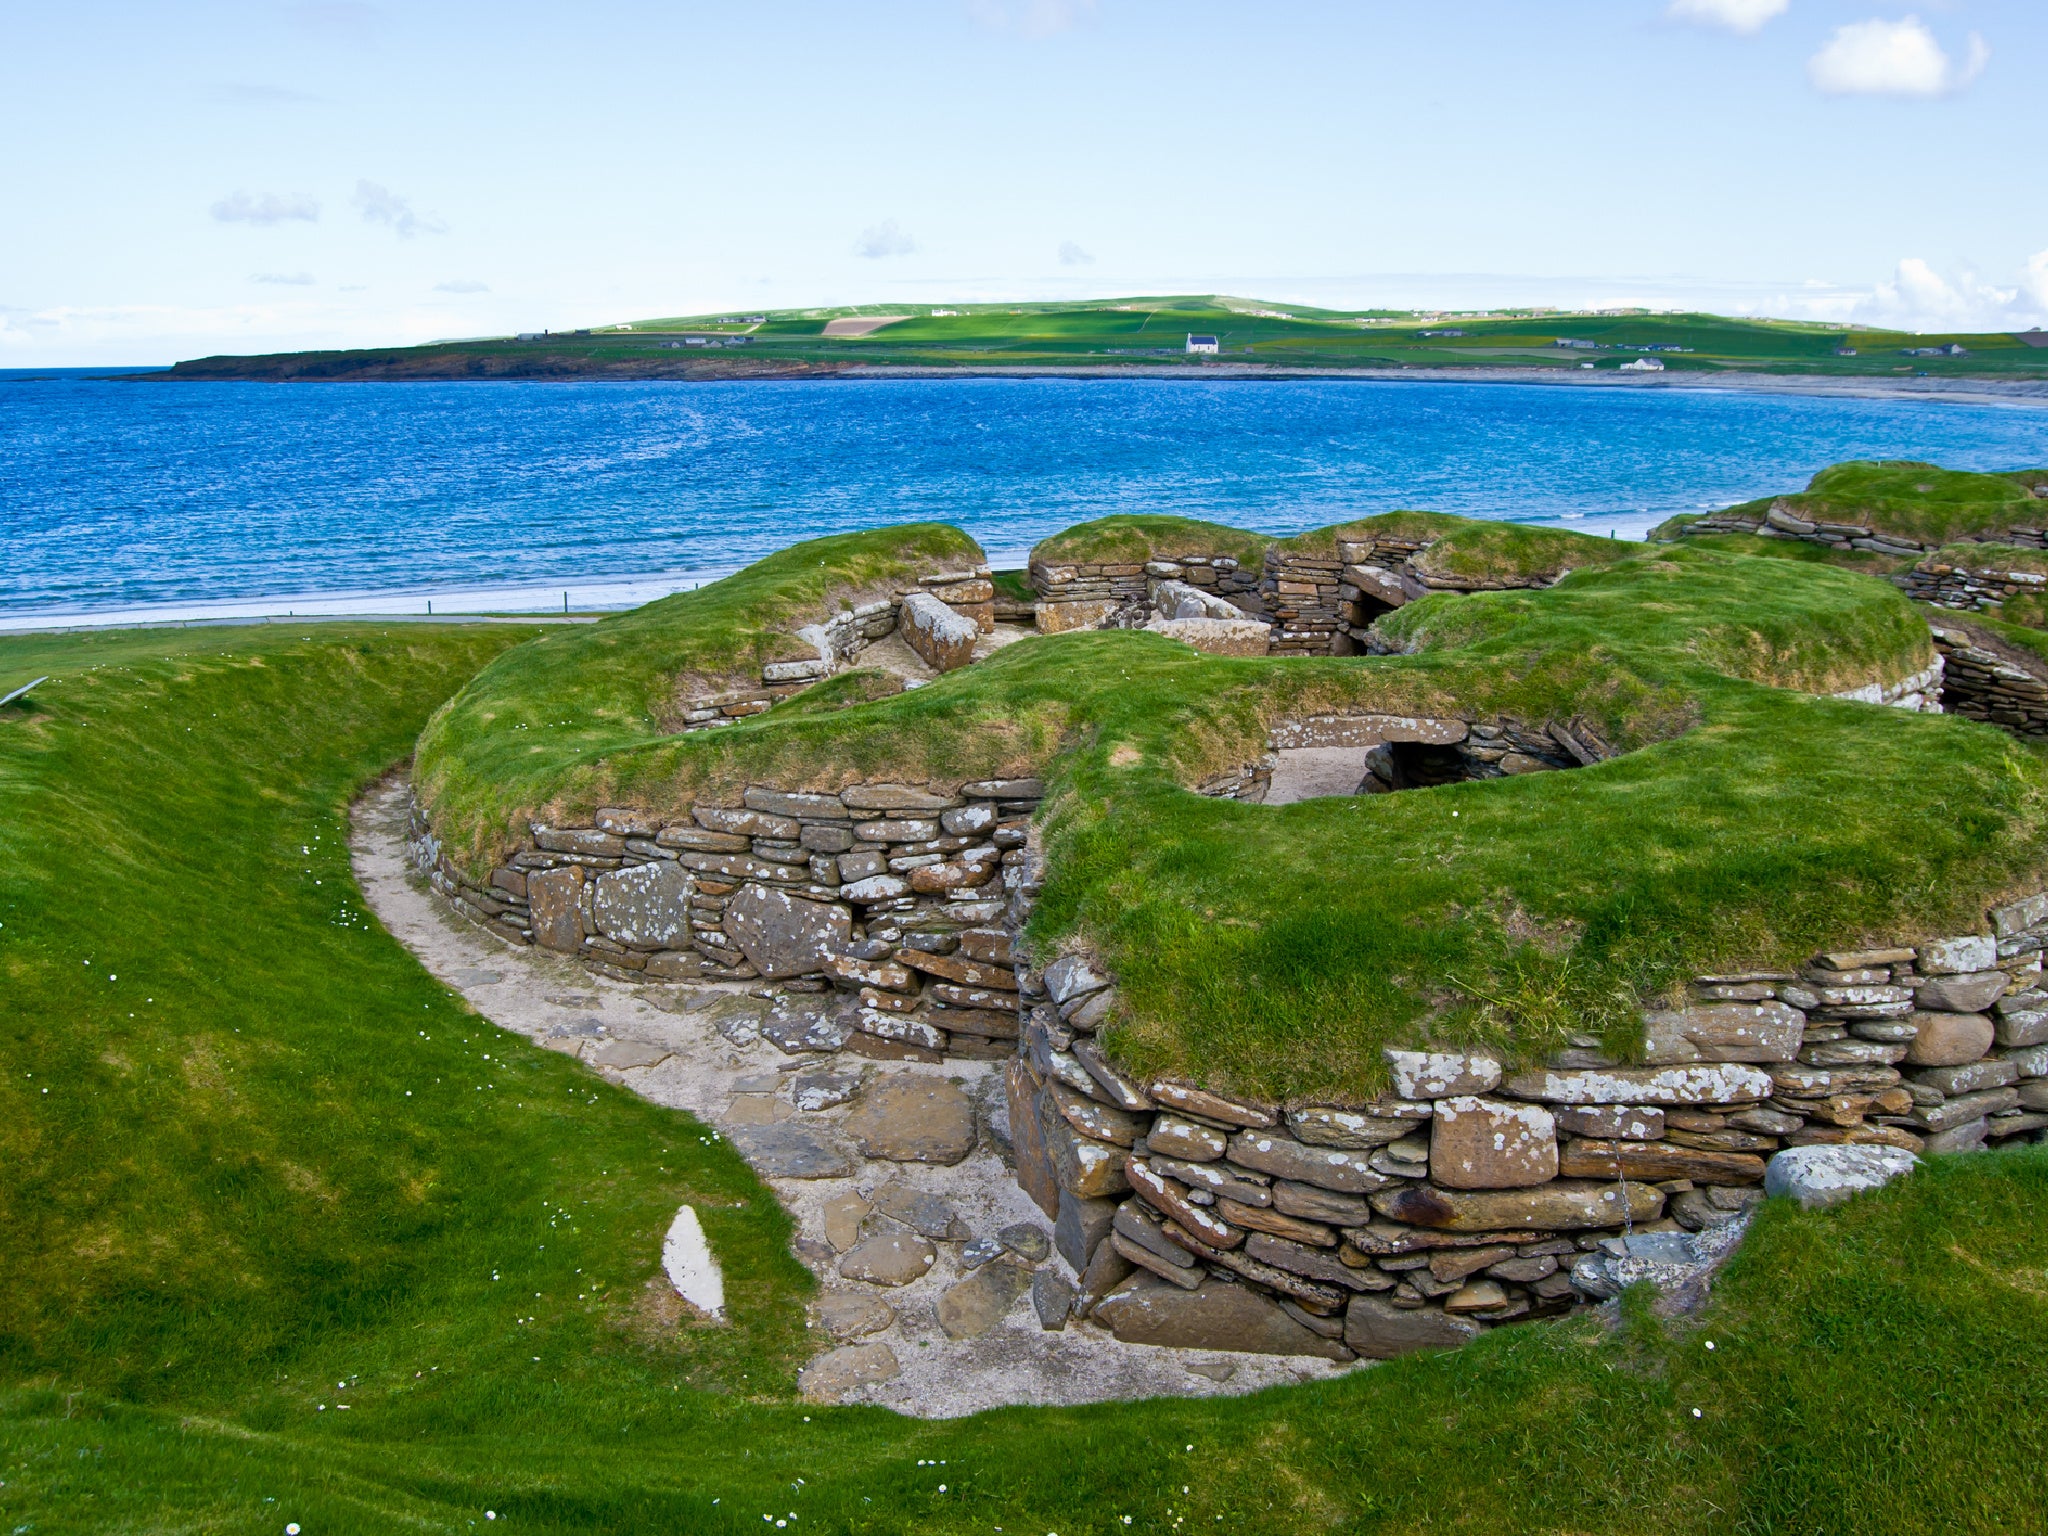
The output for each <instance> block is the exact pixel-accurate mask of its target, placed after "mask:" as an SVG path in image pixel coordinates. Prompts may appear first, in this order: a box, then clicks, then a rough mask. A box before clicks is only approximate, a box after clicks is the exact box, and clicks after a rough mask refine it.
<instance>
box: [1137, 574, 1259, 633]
mask: <svg viewBox="0 0 2048 1536" xmlns="http://www.w3.org/2000/svg"><path fill="white" fill-rule="evenodd" d="M1152 606H1153V607H1154V608H1156V609H1158V610H1159V617H1160V618H1162V619H1169V620H1171V619H1242V618H1243V617H1244V610H1243V609H1242V608H1240V607H1238V606H1237V604H1235V603H1233V602H1229V601H1226V600H1225V599H1223V598H1220V597H1216V596H1213V595H1212V594H1210V593H1207V592H1204V591H1203V590H1202V589H1201V588H1200V587H1191V586H1189V585H1188V584H1187V583H1186V582H1184V581H1175V580H1173V579H1172V578H1171V577H1168V578H1167V579H1166V580H1164V581H1159V582H1155V583H1154V584H1153V586H1152ZM1260 627H1261V628H1264V627H1265V626H1264V625H1261V626H1260Z"/></svg>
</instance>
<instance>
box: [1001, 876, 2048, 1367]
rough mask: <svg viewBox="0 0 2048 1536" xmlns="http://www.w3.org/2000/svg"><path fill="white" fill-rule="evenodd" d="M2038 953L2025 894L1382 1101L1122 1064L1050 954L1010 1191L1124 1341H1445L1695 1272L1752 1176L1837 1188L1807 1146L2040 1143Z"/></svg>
mask: <svg viewBox="0 0 2048 1536" xmlns="http://www.w3.org/2000/svg"><path fill="white" fill-rule="evenodd" d="M2044 944H2048V894H2042V895H2037V896H2033V897H2029V898H2027V899H2026V900H2023V901H2019V902H2014V903H2011V904H2009V905H2006V906H2002V907H1999V908H1997V909H1995V910H1993V911H1992V912H1990V913H1989V915H1988V921H1987V924H1986V928H1985V930H1984V931H1983V932H1980V933H1973V934H1964V935H1959V936H1956V937H1954V938H1948V939H1940V940H1933V941H1927V942H1922V943H1918V944H1910V945H1908V944H1902V945H1897V946H1892V947H1886V948H1879V949H1871V950H1862V951H1853V952H1833V953H1828V954H1822V955H1816V956H1814V957H1813V959H1812V961H1811V962H1810V963H1808V964H1807V965H1806V966H1804V967H1802V968H1801V969H1800V970H1799V971H1797V972H1745V973H1741V974H1733V975H1715V976H1702V977H1699V978H1697V979H1696V980H1695V981H1694V982H1693V984H1692V986H1691V989H1690V997H1689V999H1688V1000H1687V1002H1686V1004H1685V1006H1683V1007H1681V1008H1676V1009H1672V1010H1668V1011H1659V1012H1653V1013H1650V1014H1647V1015H1646V1016H1645V1019H1644V1030H1645V1039H1644V1050H1643V1053H1642V1059H1641V1060H1640V1061H1639V1062H1633V1063H1623V1062H1620V1061H1617V1060H1615V1059H1613V1058H1611V1057H1609V1056H1607V1055H1605V1054H1603V1052H1602V1049H1601V1045H1600V1042H1599V1041H1597V1040H1595V1039H1593V1038H1590V1037H1587V1038H1582V1039H1575V1040H1573V1041H1572V1042H1571V1044H1570V1048H1569V1049H1568V1050H1566V1051H1564V1052H1562V1053H1561V1054H1559V1055H1557V1056H1555V1057H1553V1058H1552V1059H1551V1060H1550V1061H1549V1062H1548V1063H1546V1064H1545V1065H1544V1066H1543V1067H1541V1068H1538V1069H1534V1070H1529V1071H1522V1072H1513V1071H1509V1070H1508V1069H1507V1067H1506V1066H1505V1065H1504V1064H1503V1063H1502V1062H1501V1061H1499V1060H1497V1059H1495V1058H1493V1057H1490V1056H1488V1055H1486V1054H1484V1053H1480V1052H1473V1051H1463V1050H1428V1049H1418V1050H1412V1051H1389V1052H1388V1053H1387V1066H1388V1072H1389V1077H1390V1080H1391V1081H1390V1087H1389V1088H1388V1090H1387V1092H1386V1093H1385V1094H1383V1095H1382V1096H1380V1097H1379V1098H1377V1099H1373V1100H1370V1101H1361V1102H1355V1103H1353V1102H1335V1101H1331V1102H1313V1103H1303V1104H1280V1103H1275V1102H1265V1101H1259V1100H1254V1099H1248V1098H1244V1097H1242V1096H1238V1095H1232V1094H1225V1093H1219V1092H1215V1091H1212V1090H1210V1089H1206V1088H1203V1087H1201V1086H1199V1085H1196V1084H1193V1083H1188V1082H1179V1081H1148V1082H1141V1081H1138V1080H1134V1079H1132V1078H1130V1077H1127V1076H1126V1075H1124V1074H1123V1073H1121V1072H1119V1071H1118V1070H1117V1069H1116V1067H1115V1066H1114V1065H1113V1064H1112V1063H1111V1062H1110V1061H1109V1060H1108V1058H1107V1056H1106V1055H1105V1053H1104V1052H1103V1050H1102V1049H1101V1047H1100V1046H1099V1045H1098V1044H1097V1040H1096V1035H1097V1031H1098V1030H1099V1029H1100V1028H1101V1026H1102V1025H1103V1024H1104V1023H1105V1022H1107V1021H1108V1020H1109V1019H1110V1018H1112V1017H1113V1016H1114V1014H1115V1011H1116V1001H1115V989H1114V987H1113V984H1112V981H1111V979H1110V977H1109V976H1107V975H1106V974H1104V973H1103V972H1102V971H1101V970H1100V969H1098V968H1096V967H1094V966H1093V965H1091V964H1089V963H1088V962H1087V961H1086V960H1084V959H1082V958H1078V957H1072V956H1069V957H1064V958H1061V959H1059V960H1056V961H1054V962H1053V963H1052V964H1050V965H1048V966H1046V967H1045V969H1044V970H1043V972H1042V973H1041V972H1034V971H1031V970H1029V969H1026V970H1024V971H1023V972H1021V973H1020V976H1019V985H1020V988H1021V996H1022V998H1023V1002H1024V1006H1025V1009H1026V1021H1025V1025H1024V1037H1023V1047H1022V1051H1021V1053H1020V1054H1019V1056H1018V1057H1017V1059H1016V1060H1015V1061H1013V1062H1011V1063H1010V1065H1009V1067H1008V1068H1007V1073H1008V1076H1007V1080H1006V1087H1007V1091H1008V1100H1009V1109H1010V1128H1011V1134H1012V1138H1013V1140H1014V1142H1015V1145H1016V1152H1017V1165H1018V1179H1019V1182H1020V1183H1021V1184H1022V1185H1023V1187H1024V1188H1025V1190H1026V1191H1027V1192H1029V1193H1030V1194H1031V1196H1032V1197H1033V1199H1035V1200H1036V1201H1037V1202H1038V1203H1039V1205H1040V1206H1041V1207H1042V1208H1043V1209H1044V1210H1045V1212H1046V1214H1047V1215H1048V1216H1051V1217H1052V1218H1053V1219H1054V1227H1055V1234H1056V1239H1057V1242H1058V1246H1059V1249H1060V1252H1061V1253H1062V1254H1063V1255H1064V1256H1065V1257H1066V1259H1067V1260H1068V1262H1069V1263H1070V1264H1072V1265H1073V1267H1074V1268H1075V1269H1076V1270H1077V1271H1078V1272H1079V1274H1080V1285H1079V1292H1080V1295H1079V1299H1078V1301H1077V1303H1076V1307H1077V1310H1078V1311H1080V1312H1081V1313H1083V1314H1087V1315H1092V1316H1093V1317H1094V1318H1095V1319H1096V1320H1097V1321H1098V1322H1099V1323H1101V1324H1102V1325H1103V1326H1105V1327H1107V1328H1109V1329H1110V1330H1111V1331H1112V1332H1114V1333H1116V1334H1117V1336H1118V1337H1120V1338H1124V1339H1129V1340H1137V1341H1142V1342H1151V1343H1161V1344H1181V1345H1188V1346H1191V1347H1209V1348H1239V1349H1242V1348H1256V1349H1268V1350H1274V1351H1277V1352H1287V1353H1302V1354H1316V1355H1324V1356H1328V1357H1333V1358H1349V1357H1351V1356H1354V1355H1356V1356H1367V1357H1375V1358H1381V1357H1388V1356H1392V1355H1398V1354H1402V1353H1405V1352H1406V1351H1409V1350H1412V1349H1417V1348H1425V1347H1442V1346H1447V1345H1454V1344H1458V1343H1462V1342H1464V1341H1465V1340H1467V1339H1470V1338H1472V1337H1475V1336H1476V1335H1477V1334H1479V1333H1480V1332H1482V1331H1483V1330H1485V1329H1487V1328H1490V1327H1495V1326H1498V1325H1500V1324H1503V1323H1508V1322H1513V1321H1518V1320H1523V1319H1530V1318H1538V1317H1545V1316H1550V1315H1554V1314H1557V1313H1561V1312H1565V1311H1568V1310H1570V1309H1572V1308H1573V1307H1576V1306H1581V1305H1584V1304H1586V1303H1587V1302H1589V1301H1594V1300H1599V1299H1602V1298H1605V1297H1608V1296H1612V1295H1614V1294H1615V1293H1616V1292H1617V1291H1618V1290H1619V1289H1620V1287H1621V1286H1622V1285H1624V1284H1626V1283H1628V1282H1629V1280H1631V1279H1633V1278H1638V1277H1644V1276H1648V1277H1652V1278H1657V1277H1660V1276H1667V1275H1677V1276H1684V1275H1689V1274H1691V1275H1696V1274H1698V1273H1700V1272H1702V1271H1703V1270H1704V1269H1706V1268H1710V1267H1711V1264H1712V1262H1714V1261H1716V1260H1717V1259H1718V1257H1719V1256H1720V1255H1721V1254H1724V1253H1725V1252H1726V1251H1727V1249H1728V1248H1729V1247H1730V1246H1732V1241H1733V1237H1734V1235H1735V1232H1734V1231H1732V1230H1728V1229H1731V1228H1737V1227H1738V1226H1739V1224H1740V1223H1741V1222H1742V1221H1743V1220H1744V1218H1745V1216H1746V1213H1747V1212H1748V1211H1749V1209H1750V1208H1751V1207H1752V1206H1753V1205H1754V1204H1755V1203H1756V1202H1757V1201H1759V1200H1760V1199H1762V1198H1763V1194H1764V1191H1765V1184H1766V1178H1767V1175H1768V1176H1769V1177H1770V1178H1771V1180H1772V1181H1773V1187H1774V1188H1784V1189H1787V1190H1792V1191H1795V1192H1796V1191H1799V1190H1801V1189H1803V1188H1804V1187H1805V1185H1806V1184H1808V1183H1811V1182H1813V1179H1814V1176H1815V1175H1816V1173H1817V1172H1818V1173H1820V1174H1823V1175H1825V1178H1824V1179H1823V1180H1822V1182H1826V1181H1827V1180H1828V1179H1832V1180H1833V1183H1832V1184H1831V1185H1830V1186H1829V1187H1830V1188H1833V1189H1834V1190H1836V1191H1837V1192H1838V1193H1839V1192H1842V1191H1845V1190H1846V1189H1847V1188H1848V1187H1850V1186H1851V1185H1853V1183H1854V1182H1855V1179H1854V1178H1850V1179H1849V1180H1848V1182H1846V1183H1845V1182H1843V1178H1842V1173H1843V1170H1841V1169H1827V1168H1822V1169H1818V1170H1817V1169H1816V1168H1815V1167H1813V1166H1812V1164H1813V1163H1814V1162H1815V1160H1816V1159H1818V1160H1820V1161H1821V1162H1823V1163H1825V1162H1827V1161H1828V1160H1830V1159H1832V1160H1833V1161H1835V1162H1841V1163H1844V1164H1847V1163H1857V1164H1858V1165H1859V1167H1860V1164H1861V1163H1864V1162H1869V1163H1872V1164H1880V1165H1883V1169H1887V1170H1889V1172H1896V1171H1898V1169H1899V1168H1900V1167H1902V1166H1909V1165H1910V1162H1911V1159H1912V1156H1914V1155H1921V1154H1932V1153H1947V1152H1963V1151H1969V1150H1973V1149H1976V1148H1980V1147H1983V1146H1985V1145H1987V1144H1990V1143H1994V1142H2002V1141H2009V1140H2013V1139H2026V1140H2037V1139H2039V1138H2040V1137H2041V1136H2042V1134H2043V1131H2044V1130H2048V990H2044V989H2043V987H2042V985H2041V955H2042V950H2043V947H2044ZM1813 1149H1831V1150H1829V1151H1827V1152H1816V1151H1814V1150H1813ZM1863 1171H1864V1172H1867V1170H1863ZM1881 1171H1882V1170H1881ZM1849 1172H1850V1173H1851V1174H1855V1173H1857V1172H1858V1170H1857V1169H1850V1170H1849ZM1884 1176H1888V1174H1885V1175H1884ZM1832 1197H1833V1196H1832V1195H1828V1194H1825V1193H1823V1194H1821V1195H1818V1196H1815V1197H1814V1198H1832ZM1800 1198H1808V1196H1807V1194H1805V1193H1802V1194H1801V1195H1800ZM1247 1341H1250V1342H1247Z"/></svg>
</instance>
